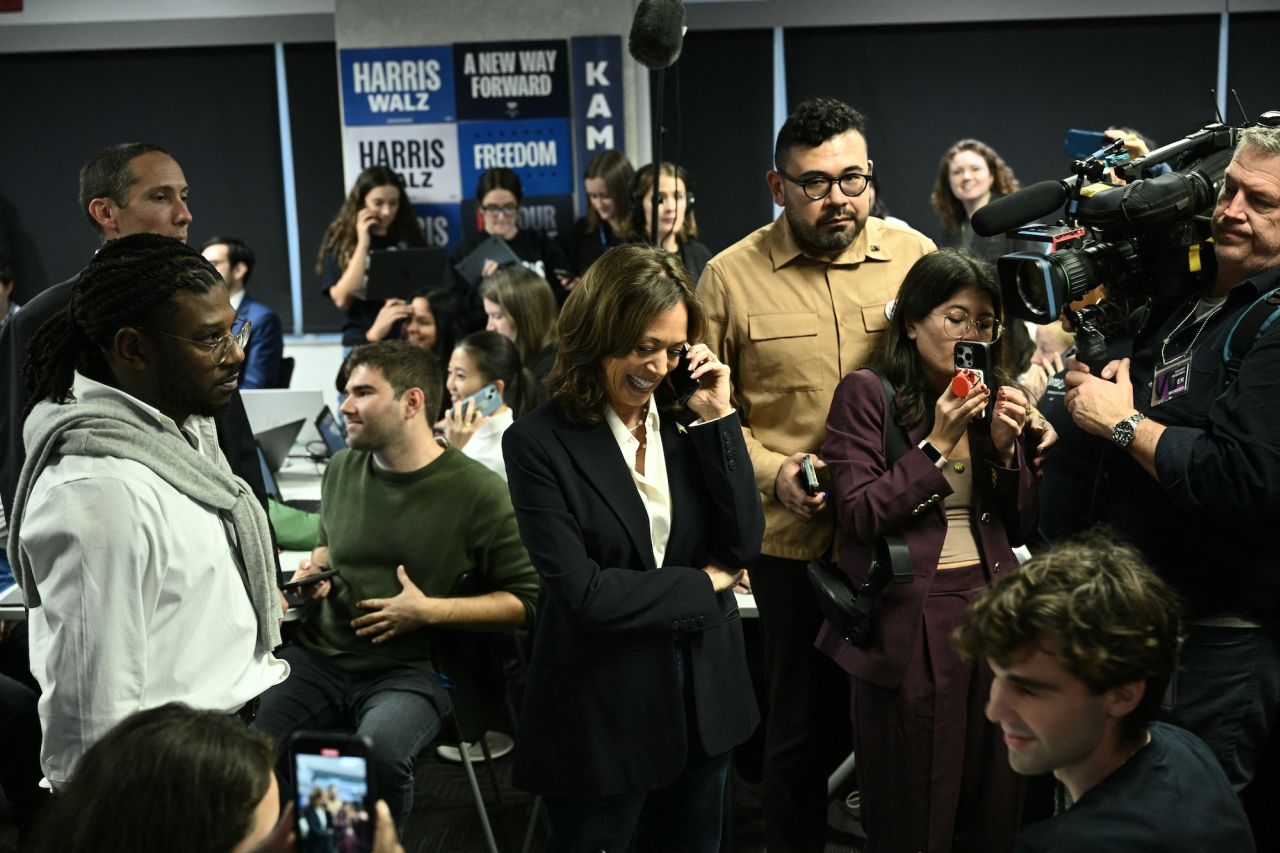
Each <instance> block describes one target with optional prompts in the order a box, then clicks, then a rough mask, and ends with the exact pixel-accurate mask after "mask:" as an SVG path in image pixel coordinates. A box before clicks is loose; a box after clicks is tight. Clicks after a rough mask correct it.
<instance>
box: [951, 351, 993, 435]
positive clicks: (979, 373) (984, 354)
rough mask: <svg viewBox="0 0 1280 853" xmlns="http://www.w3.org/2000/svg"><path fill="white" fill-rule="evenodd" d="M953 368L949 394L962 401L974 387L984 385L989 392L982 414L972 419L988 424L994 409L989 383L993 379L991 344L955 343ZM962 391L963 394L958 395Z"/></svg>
mask: <svg viewBox="0 0 1280 853" xmlns="http://www.w3.org/2000/svg"><path fill="white" fill-rule="evenodd" d="M955 367H956V376H955V377H953V378H952V380H951V393H953V394H955V395H956V396H957V397H960V398H961V399H963V398H965V397H967V396H969V392H970V391H971V390H972V389H973V387H974V386H976V385H982V384H984V383H985V384H986V385H987V387H988V390H990V391H991V393H990V395H989V397H988V398H987V405H986V406H984V407H983V409H982V414H981V415H979V416H978V417H977V418H975V419H974V420H976V421H977V422H978V423H980V424H990V423H991V414H992V412H994V411H995V407H996V395H995V389H993V388H991V381H990V380H991V379H993V378H994V373H993V372H992V369H991V344H989V343H986V342H985V341H956V349H955ZM962 380H963V381H962ZM962 390H963V391H964V393H963V394H961V393H960V391H962Z"/></svg>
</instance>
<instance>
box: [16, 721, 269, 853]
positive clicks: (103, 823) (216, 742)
mask: <svg viewBox="0 0 1280 853" xmlns="http://www.w3.org/2000/svg"><path fill="white" fill-rule="evenodd" d="M275 758H276V751H275V746H274V745H273V744H272V742H271V740H270V739H269V738H266V737H264V736H263V735H260V734H256V733H254V732H250V731H247V730H246V729H245V727H244V726H243V725H240V723H239V721H237V720H235V719H234V718H232V717H228V716H227V715H226V714H220V713H217V712H214V711H195V710H192V709H191V708H188V707H187V706H185V705H181V704H178V703H171V704H168V705H162V706H160V707H159V708H150V709H148V710H145V711H139V712H138V713H136V714H134V715H133V716H131V717H128V718H127V719H125V720H124V721H123V722H121V723H119V724H118V725H117V726H116V727H115V728H113V729H112V730H111V731H109V732H107V733H106V734H105V735H103V737H102V739H101V740H99V741H98V742H97V743H95V744H94V745H93V746H92V747H90V748H89V751H88V752H86V753H85V754H84V756H83V757H82V758H81V759H80V761H79V762H78V763H77V764H76V769H75V774H74V775H73V776H72V777H71V781H70V782H69V783H67V786H66V788H65V789H63V790H61V791H59V793H58V796H57V797H55V798H54V799H53V800H52V802H51V803H50V805H49V807H48V811H47V812H46V813H45V815H44V816H43V817H42V819H41V824H40V826H41V829H40V830H39V831H38V835H37V839H38V842H37V845H36V848H35V849H36V850H37V851H40V853H137V851H150V850H182V851H184V853H227V851H229V850H231V849H232V848H234V847H235V846H236V845H237V844H238V843H239V842H240V841H241V840H242V839H243V838H244V837H245V836H246V835H248V834H249V831H250V829H251V828H252V827H253V814H254V810H255V809H256V808H257V806H258V803H259V802H260V801H261V800H262V798H263V797H264V796H266V794H267V790H268V789H269V787H270V784H271V774H272V772H273V767H274V765H275Z"/></svg>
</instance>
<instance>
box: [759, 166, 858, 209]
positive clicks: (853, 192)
mask: <svg viewBox="0 0 1280 853" xmlns="http://www.w3.org/2000/svg"><path fill="white" fill-rule="evenodd" d="M777 171H778V174H779V175H781V176H782V177H784V178H786V179H787V180H788V181H790V182H791V183H793V184H795V185H796V186H798V187H800V189H802V190H803V191H804V194H805V195H806V196H808V197H809V198H810V199H812V200H813V201H822V200H823V199H824V198H826V197H827V196H829V195H831V188H832V187H833V186H835V185H836V184H839V185H840V192H842V193H844V194H845V197H847V198H856V197H857V196H860V195H862V194H863V193H864V192H866V191H867V185H868V184H869V183H871V175H867V174H864V173H862V172H845V173H844V174H843V175H841V176H840V177H838V178H831V177H827V176H826V175H814V176H813V177H810V178H793V177H791V176H790V175H788V174H787V173H786V172H784V171H782V170H781V169H778V170H777Z"/></svg>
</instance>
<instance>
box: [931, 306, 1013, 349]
mask: <svg viewBox="0 0 1280 853" xmlns="http://www.w3.org/2000/svg"><path fill="white" fill-rule="evenodd" d="M933 316H935V317H941V318H942V330H943V331H944V332H946V333H947V337H949V338H954V339H956V340H957V341H958V340H960V339H961V338H963V337H964V336H965V335H967V334H969V333H970V332H971V331H973V330H974V329H977V330H978V339H979V340H983V341H986V342H987V343H995V342H996V341H998V340H1000V332H1001V331H1002V330H1003V329H1004V326H1003V325H1002V324H1001V323H1000V321H999V320H997V319H996V318H995V317H981V318H978V319H976V320H975V319H974V318H973V317H971V316H970V315H969V312H968V311H959V310H957V311H944V312H938V311H935V312H933Z"/></svg>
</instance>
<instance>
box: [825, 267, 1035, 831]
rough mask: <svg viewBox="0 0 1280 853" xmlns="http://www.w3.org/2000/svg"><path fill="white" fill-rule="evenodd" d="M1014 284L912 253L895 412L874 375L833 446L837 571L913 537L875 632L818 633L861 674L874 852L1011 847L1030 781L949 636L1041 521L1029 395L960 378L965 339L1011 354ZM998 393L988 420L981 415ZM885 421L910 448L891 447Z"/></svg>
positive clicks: (863, 377)
mask: <svg viewBox="0 0 1280 853" xmlns="http://www.w3.org/2000/svg"><path fill="white" fill-rule="evenodd" d="M1000 331H1001V323H1000V291H999V288H998V287H997V285H996V283H995V281H994V280H993V277H992V274H991V271H990V269H989V267H987V266H986V265H984V264H983V263H982V262H980V261H978V260H976V259H975V258H973V257H972V256H971V255H969V254H968V253H964V252H957V251H950V250H943V251H940V252H937V253H934V254H931V255H926V256H925V257H923V258H921V259H920V260H919V261H917V262H916V264H915V266H913V267H912V268H911V270H910V272H908V273H907V276H906V279H905V280H904V281H903V283H902V288H901V290H900V291H899V293H898V301H897V305H896V308H895V309H894V312H893V318H892V320H891V322H890V325H889V328H888V330H887V332H886V334H885V336H884V340H883V341H882V342H881V347H880V348H879V350H878V351H877V352H876V353H875V354H874V355H873V356H872V359H871V360H870V365H871V366H874V367H876V368H878V369H879V370H880V371H881V372H882V373H883V374H884V375H885V376H886V377H887V378H888V379H889V381H890V382H892V383H893V387H894V388H895V389H896V392H897V393H896V395H895V396H896V400H895V404H896V421H897V422H896V423H886V422H885V412H886V405H885V399H884V387H883V385H882V383H881V380H880V378H879V377H878V376H877V375H876V374H875V373H873V372H872V371H870V370H859V371H855V372H854V373H851V374H849V375H848V376H846V377H845V378H844V380H843V381H842V382H841V383H840V386H839V388H838V389H837V390H836V394H835V399H834V401H833V402H832V405H831V413H830V416H829V417H828V420H827V440H826V442H825V443H824V444H823V447H822V457H823V459H825V460H826V464H827V466H828V467H829V468H830V473H831V487H832V497H833V499H834V505H835V507H836V511H837V513H838V518H839V524H840V531H841V533H842V538H843V542H842V544H841V545H840V556H839V562H840V566H841V568H842V569H843V570H844V571H845V572H846V573H847V574H848V575H849V576H850V577H852V578H853V579H855V581H861V580H862V578H863V577H864V576H865V574H866V572H867V567H868V565H869V556H870V553H871V548H872V546H873V545H874V543H875V542H876V540H877V539H878V538H879V537H881V536H883V535H885V534H896V535H898V536H901V537H902V538H903V539H904V540H905V541H906V543H907V546H908V548H909V550H910V553H911V563H912V568H913V572H912V573H913V580H912V582H911V583H910V584H892V585H890V587H889V588H888V589H886V590H885V592H884V593H883V595H882V596H881V597H880V600H879V601H878V602H877V604H876V605H875V608H874V611H873V618H874V619H875V635H874V637H873V639H872V640H871V641H870V642H869V643H868V644H867V646H866V647H865V648H855V647H853V646H850V645H848V644H847V643H845V642H844V641H843V640H841V639H840V638H839V637H838V636H837V635H836V634H835V633H834V632H830V631H828V630H826V629H825V628H824V631H823V634H822V635H820V637H819V644H820V646H821V647H822V648H823V649H824V650H825V651H826V652H827V653H828V654H830V655H831V656H832V657H833V658H834V659H835V660H836V662H837V663H839V664H840V665H841V666H842V667H843V668H844V669H845V670H846V671H847V672H848V673H849V674H850V675H851V676H852V677H853V692H854V700H853V718H854V727H855V745H856V753H857V756H858V763H857V767H858V783H859V790H860V791H861V793H862V809H863V812H862V814H863V826H864V827H865V829H866V831H867V836H868V846H867V848H866V849H867V850H868V851H874V853H884V851H894V853H897V851H901V850H913V851H914V850H927V851H930V853H947V851H953V850H954V851H991V850H1007V849H1009V847H1010V846H1011V844H1012V842H1013V838H1014V836H1015V835H1016V833H1017V829H1018V822H1019V815H1020V811H1021V799H1022V788H1021V784H1020V783H1019V781H1018V778H1017V777H1016V776H1015V775H1014V773H1013V771H1012V770H1011V769H1010V768H1009V764H1008V761H1007V760H1006V755H1005V747H1004V744H1003V742H1002V741H1001V739H1000V731H999V729H998V728H997V727H995V726H992V725H991V724H990V723H988V722H987V721H986V719H984V716H983V708H984V704H985V702H986V698H987V694H988V689H989V686H990V682H991V672H990V670H989V669H988V668H987V666H986V665H985V663H983V662H981V661H978V662H974V661H963V660H961V658H960V657H959V655H958V654H957V652H956V651H955V649H954V648H953V647H952V645H951V632H952V631H953V630H954V629H955V628H956V627H957V626H958V625H959V623H960V621H961V619H962V618H963V616H964V612H965V609H966V608H967V607H968V604H969V602H970V601H971V600H972V599H973V598H974V597H975V596H976V595H977V594H978V593H979V592H980V591H981V590H982V588H983V587H985V586H986V585H987V584H988V583H989V582H991V581H993V580H995V579H996V578H998V576H999V575H1000V574H1001V573H1002V572H1008V571H1012V570H1013V569H1014V567H1015V565H1016V563H1015V560H1014V556H1013V552H1012V551H1011V550H1010V545H1011V543H1012V544H1019V543H1021V542H1022V541H1023V538H1024V536H1025V535H1026V534H1027V533H1029V532H1030V530H1031V529H1032V525H1033V524H1034V521H1035V513H1034V478H1033V476H1032V473H1031V471H1030V466H1029V465H1028V464H1027V463H1028V460H1026V459H1025V458H1024V457H1023V453H1022V449H1021V442H1020V441H1019V440H1018V439H1019V436H1020V435H1021V433H1022V429H1023V425H1024V423H1025V421H1026V418H1027V412H1028V407H1027V401H1026V398H1025V396H1024V395H1023V393H1022V392H1021V391H1020V390H1018V389H1017V388H1014V387H1011V386H1009V385H1008V384H1005V383H1006V382H1007V380H1006V379H1005V378H1004V376H1003V375H1002V373H1001V371H999V370H996V371H995V376H994V377H992V376H987V377H985V382H983V383H979V384H977V385H975V386H974V387H973V388H972V390H969V391H968V393H967V394H964V395H962V396H957V394H956V391H957V390H960V389H957V388H956V387H953V385H952V378H953V375H954V373H955V371H954V369H953V364H954V349H955V344H956V342H957V341H959V340H967V341H983V342H988V343H990V344H991V345H992V350H993V352H992V363H993V364H997V365H998V364H1000V363H1001V359H1000ZM992 395H994V396H995V407H994V412H993V414H992V416H991V418H990V421H989V425H986V424H984V423H982V422H980V420H979V418H980V416H981V415H982V414H983V412H984V410H985V408H986V406H987V403H988V400H989V399H990V398H991V396H992ZM887 430H899V431H901V432H902V433H904V434H905V438H906V441H905V442H904V444H905V447H906V448H907V449H906V452H905V453H904V454H903V455H902V457H901V458H900V459H898V460H897V461H896V462H894V463H893V464H892V465H889V464H887V462H886V458H885V435H886V431H887Z"/></svg>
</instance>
